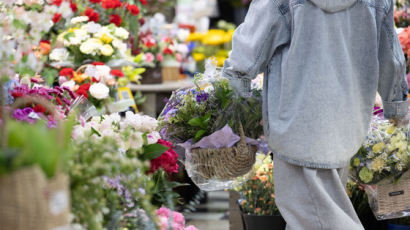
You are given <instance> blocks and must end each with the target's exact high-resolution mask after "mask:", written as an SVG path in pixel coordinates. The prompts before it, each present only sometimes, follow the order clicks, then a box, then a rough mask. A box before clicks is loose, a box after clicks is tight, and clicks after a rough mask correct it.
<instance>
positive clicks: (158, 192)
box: [152, 169, 182, 208]
mask: <svg viewBox="0 0 410 230" xmlns="http://www.w3.org/2000/svg"><path fill="white" fill-rule="evenodd" d="M152 179H153V181H154V184H155V185H154V187H153V193H154V195H153V197H152V203H153V204H154V205H156V206H158V207H160V206H162V205H165V206H166V207H171V208H172V207H174V206H175V204H176V203H177V202H178V199H179V195H178V194H177V193H175V192H174V191H173V189H174V188H176V187H179V186H182V184H180V183H179V182H175V181H170V180H169V179H168V174H167V173H166V172H165V171H164V170H162V169H159V170H157V171H156V172H154V174H153V175H152Z"/></svg>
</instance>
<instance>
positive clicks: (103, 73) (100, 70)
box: [94, 65, 111, 79]
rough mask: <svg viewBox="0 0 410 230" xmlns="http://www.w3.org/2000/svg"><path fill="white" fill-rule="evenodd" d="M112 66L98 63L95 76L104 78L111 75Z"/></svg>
mask: <svg viewBox="0 0 410 230" xmlns="http://www.w3.org/2000/svg"><path fill="white" fill-rule="evenodd" d="M110 71H111V68H110V67H109V66H106V65H98V66H96V71H95V75H94V77H95V78H97V79H104V78H105V77H107V76H109V75H110Z"/></svg>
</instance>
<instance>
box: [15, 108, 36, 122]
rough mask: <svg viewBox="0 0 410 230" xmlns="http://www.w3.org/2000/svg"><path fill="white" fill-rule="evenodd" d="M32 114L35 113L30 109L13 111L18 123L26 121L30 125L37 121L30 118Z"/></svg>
mask: <svg viewBox="0 0 410 230" xmlns="http://www.w3.org/2000/svg"><path fill="white" fill-rule="evenodd" d="M31 113H34V110H33V109H32V108H30V107H27V108H24V109H16V110H14V111H13V117H14V118H16V120H18V121H26V122H28V123H30V124H33V123H34V122H35V121H36V119H34V118H31V117H30V114H31Z"/></svg>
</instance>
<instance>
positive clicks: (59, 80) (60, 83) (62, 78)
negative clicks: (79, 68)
mask: <svg viewBox="0 0 410 230" xmlns="http://www.w3.org/2000/svg"><path fill="white" fill-rule="evenodd" d="M66 81H67V78H66V77H64V76H60V77H59V78H58V84H59V85H62V84H63V83H64V82H66Z"/></svg>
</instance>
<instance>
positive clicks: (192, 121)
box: [188, 117, 202, 127]
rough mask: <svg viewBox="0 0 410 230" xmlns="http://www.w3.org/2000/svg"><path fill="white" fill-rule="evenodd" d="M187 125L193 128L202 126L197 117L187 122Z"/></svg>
mask: <svg viewBox="0 0 410 230" xmlns="http://www.w3.org/2000/svg"><path fill="white" fill-rule="evenodd" d="M188 124H189V125H191V126H194V127H199V126H201V124H202V120H201V118H199V117H196V118H192V119H191V120H189V121H188Z"/></svg>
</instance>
